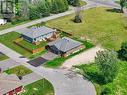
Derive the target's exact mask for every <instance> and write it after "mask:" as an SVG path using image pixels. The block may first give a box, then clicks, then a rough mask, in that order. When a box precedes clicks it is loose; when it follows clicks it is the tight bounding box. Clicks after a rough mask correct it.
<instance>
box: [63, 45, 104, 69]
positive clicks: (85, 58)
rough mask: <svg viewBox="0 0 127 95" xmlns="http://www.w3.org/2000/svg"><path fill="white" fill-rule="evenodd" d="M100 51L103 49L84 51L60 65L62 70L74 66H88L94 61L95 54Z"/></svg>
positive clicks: (96, 48)
mask: <svg viewBox="0 0 127 95" xmlns="http://www.w3.org/2000/svg"><path fill="white" fill-rule="evenodd" d="M102 50H103V49H102V48H101V47H100V46H96V47H94V48H92V49H89V50H87V51H84V52H83V53H81V54H79V55H76V56H74V57H72V58H70V59H68V60H66V61H65V62H64V64H63V65H62V68H71V67H72V66H74V65H80V64H89V63H90V62H93V61H94V58H95V56H96V52H98V51H102Z"/></svg>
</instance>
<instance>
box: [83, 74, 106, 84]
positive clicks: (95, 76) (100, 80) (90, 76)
mask: <svg viewBox="0 0 127 95" xmlns="http://www.w3.org/2000/svg"><path fill="white" fill-rule="evenodd" d="M84 77H85V78H86V79H88V80H90V81H93V82H94V83H97V84H100V85H104V84H106V83H105V82H104V77H103V76H102V75H99V74H98V73H97V72H86V73H85V75H84Z"/></svg>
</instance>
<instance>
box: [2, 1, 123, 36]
mask: <svg viewBox="0 0 127 95" xmlns="http://www.w3.org/2000/svg"><path fill="white" fill-rule="evenodd" d="M83 1H86V2H87V5H85V6H83V7H82V10H87V9H90V8H93V7H97V6H105V7H112V8H120V7H119V6H118V5H117V4H115V3H110V2H108V3H106V2H103V1H100V0H99V1H98V0H94V1H92V0H83ZM74 12H75V11H74V10H69V11H66V12H64V13H59V14H55V15H52V16H49V17H45V18H41V19H38V20H34V21H31V22H28V23H25V24H22V25H18V26H16V27H11V28H8V29H5V30H1V31H0V35H3V34H6V33H9V32H12V31H16V30H19V29H22V28H25V27H29V26H32V25H34V24H37V23H41V22H47V21H49V20H53V19H56V18H59V17H62V16H66V15H69V14H72V13H74Z"/></svg>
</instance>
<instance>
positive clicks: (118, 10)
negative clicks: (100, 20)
mask: <svg viewBox="0 0 127 95" xmlns="http://www.w3.org/2000/svg"><path fill="white" fill-rule="evenodd" d="M106 11H108V12H115V13H121V10H120V9H116V8H113V9H107V10H106Z"/></svg>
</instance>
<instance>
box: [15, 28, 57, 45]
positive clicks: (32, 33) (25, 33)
mask: <svg viewBox="0 0 127 95" xmlns="http://www.w3.org/2000/svg"><path fill="white" fill-rule="evenodd" d="M17 31H18V32H20V33H21V35H22V37H23V39H25V40H26V41H28V42H30V43H36V42H40V41H42V40H45V39H46V38H50V37H52V36H53V34H54V33H55V32H56V30H55V29H52V28H48V27H46V26H42V27H32V28H23V29H20V30H17Z"/></svg>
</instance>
